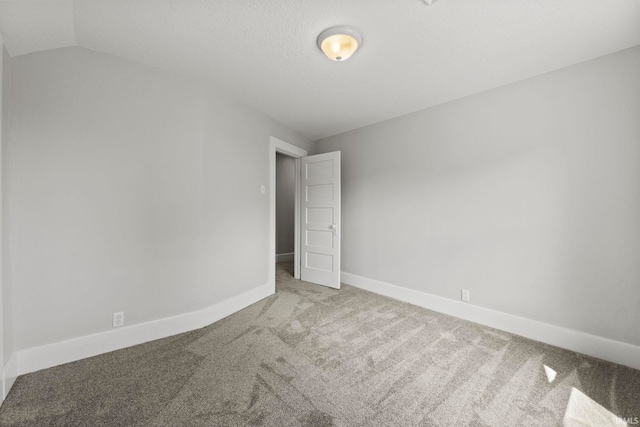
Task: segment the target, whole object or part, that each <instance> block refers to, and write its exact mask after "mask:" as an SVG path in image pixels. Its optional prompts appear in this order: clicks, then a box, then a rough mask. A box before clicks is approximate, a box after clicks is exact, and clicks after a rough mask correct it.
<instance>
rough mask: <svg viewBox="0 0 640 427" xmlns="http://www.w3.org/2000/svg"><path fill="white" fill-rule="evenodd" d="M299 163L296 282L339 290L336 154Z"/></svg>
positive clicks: (337, 171) (337, 174) (328, 154)
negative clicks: (298, 271)
mask: <svg viewBox="0 0 640 427" xmlns="http://www.w3.org/2000/svg"><path fill="white" fill-rule="evenodd" d="M301 160H302V167H301V175H302V180H301V182H300V184H301V185H300V223H301V227H302V229H301V233H300V235H301V238H302V242H301V243H302V244H301V252H302V254H301V255H302V256H301V257H300V258H301V266H300V267H301V268H300V278H301V279H302V280H305V281H307V282H311V283H317V284H319V285H325V286H329V287H332V288H336V289H340V229H341V227H340V152H339V151H335V152H332V153H324V154H317V155H315V156H308V157H303V158H302V159H301Z"/></svg>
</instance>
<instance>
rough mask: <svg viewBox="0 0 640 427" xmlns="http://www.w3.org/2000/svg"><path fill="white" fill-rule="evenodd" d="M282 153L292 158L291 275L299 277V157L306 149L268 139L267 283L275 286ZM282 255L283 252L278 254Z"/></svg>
mask: <svg viewBox="0 0 640 427" xmlns="http://www.w3.org/2000/svg"><path fill="white" fill-rule="evenodd" d="M278 155H283V156H286V157H287V158H289V159H293V163H294V164H293V173H294V177H293V203H294V206H293V257H292V258H293V266H294V272H293V277H294V278H295V279H300V158H301V157H305V156H306V155H307V150H304V149H302V148H300V147H296V146H295V145H293V144H289V143H288V142H285V141H282V140H281V139H278V138H275V137H273V136H272V137H271V138H270V141H269V175H270V177H269V181H270V182H269V258H268V259H269V283H270V285H272V287H273V292H275V288H276V262H277V259H276V254H278V252H277V249H278V248H277V247H276V244H277V237H276V221H277V204H276V192H277V187H278V186H277V180H276V170H277V156H278ZM288 254H290V253H288ZM280 255H284V254H280Z"/></svg>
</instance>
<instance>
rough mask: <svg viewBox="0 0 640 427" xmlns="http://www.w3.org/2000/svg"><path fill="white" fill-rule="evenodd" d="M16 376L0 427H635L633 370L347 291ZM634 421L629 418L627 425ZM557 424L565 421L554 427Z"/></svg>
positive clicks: (278, 304) (637, 403)
mask: <svg viewBox="0 0 640 427" xmlns="http://www.w3.org/2000/svg"><path fill="white" fill-rule="evenodd" d="M277 276H278V281H277V292H276V294H275V295H273V296H271V297H269V298H266V299H264V300H262V301H260V302H258V303H256V304H254V305H252V306H250V307H248V308H246V309H244V310H242V311H240V312H238V313H236V314H234V315H232V316H229V317H227V318H225V319H223V320H221V321H219V322H216V323H215V324H212V325H210V326H208V327H206V328H202V329H199V330H196V331H193V332H189V333H185V334H181V335H177V336H173V337H169V338H165V339H162V340H158V341H154V342H150V343H146V344H142V345H139V346H135V347H131V348H128V349H124V350H120V351H116V352H112V353H108V354H104V355H101V356H97V357H93V358H89V359H85V360H81V361H78V362H74V363H69V364H66V365H62V366H58V367H54V368H51V369H47V370H43V371H39V372H35V373H32V374H28V375H24V376H21V377H20V378H18V380H17V381H16V384H15V385H14V387H13V389H12V390H11V392H10V394H9V396H8V398H7V399H6V401H5V402H4V404H3V405H2V407H1V408H0V425H2V426H278V427H286V426H318V427H322V426H466V425H471V426H484V425H486V426H555V425H563V422H564V425H586V426H589V425H592V426H601V425H602V426H604V425H618V426H621V425H624V424H623V423H622V422H620V420H616V418H615V416H617V417H624V418H627V419H630V420H629V421H631V422H633V418H634V417H640V371H637V370H634V369H630V368H626V367H623V366H619V365H615V364H612V363H608V362H604V361H601V360H597V359H593V358H590V357H587V356H584V355H580V354H576V353H573V352H570V351H566V350H562V349H559V348H556V347H552V346H549V345H545V344H541V343H539V342H535V341H531V340H528V339H524V338H522V337H518V336H514V335H511V334H508V333H504V332H501V331H498V330H495V329H491V328H487V327H484V326H480V325H478V324H474V323H471V322H467V321H463V320H460V319H457V318H454V317H450V316H447V315H443V314H439V313H436V312H433V311H429V310H425V309H422V308H419V307H415V306H412V305H410V304H406V303H402V302H399V301H396V300H393V299H389V298H385V297H382V296H379V295H375V294H372V293H369V292H366V291H362V290H360V289H357V288H353V287H350V286H343V289H342V290H340V291H336V290H333V289H329V288H325V287H321V286H316V285H312V284H308V283H305V282H300V281H295V280H293V278H292V277H291V265H279V266H278V269H277ZM636 419H637V418H636ZM563 420H564V421H563Z"/></svg>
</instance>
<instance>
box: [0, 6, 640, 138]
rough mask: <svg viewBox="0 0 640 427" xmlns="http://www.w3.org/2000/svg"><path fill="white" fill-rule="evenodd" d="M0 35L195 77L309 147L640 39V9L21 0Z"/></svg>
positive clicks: (7, 12) (30, 45) (19, 45)
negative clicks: (352, 40)
mask: <svg viewBox="0 0 640 427" xmlns="http://www.w3.org/2000/svg"><path fill="white" fill-rule="evenodd" d="M336 25H350V26H353V27H355V28H356V29H358V30H359V31H360V33H361V34H362V37H363V45H362V48H361V49H360V50H359V51H358V52H357V53H356V54H355V55H354V56H353V57H352V58H351V59H350V60H348V61H346V62H342V63H336V62H332V61H329V60H328V59H327V58H325V57H324V56H323V55H322V53H321V52H320V50H319V49H318V48H317V46H316V38H317V37H318V34H320V33H321V32H322V31H323V30H325V29H326V28H329V27H332V26H336ZM0 33H2V34H3V36H4V39H5V44H6V46H7V49H8V51H9V53H10V54H11V55H12V56H17V55H23V54H28V53H31V52H37V51H40V50H46V49H54V48H59V47H65V46H81V47H85V48H88V49H93V50H96V51H100V52H105V53H109V54H112V55H117V56H120V57H124V58H127V59H131V60H134V61H138V62H142V63H146V64H149V65H153V66H157V67H160V68H164V69H168V70H170V71H174V72H179V73H183V74H185V75H188V76H198V77H205V78H206V79H208V80H209V81H211V82H212V83H214V84H216V85H218V86H221V87H224V88H226V89H227V90H228V91H230V92H231V93H232V94H233V95H234V96H236V97H237V98H239V99H240V100H241V101H243V102H245V103H246V104H248V105H251V106H253V107H255V108H257V109H259V110H261V111H263V112H264V113H266V114H267V115H269V116H271V117H273V118H275V119H277V120H279V121H280V122H282V123H283V124H285V125H287V126H289V127H290V128H292V129H296V130H298V131H300V132H301V133H303V134H305V135H307V136H308V137H310V138H312V139H318V138H321V137H326V136H330V135H333V134H336V133H341V132H344V131H347V130H350V129H354V128H358V127H361V126H365V125H368V124H371V123H375V122H379V121H382V120H386V119H390V118H393V117H396V116H400V115H403V114H406V113H409V112H413V111H416V110H420V109H423V108H427V107H430V106H434V105H437V104H441V103H444V102H447V101H451V100H454V99H458V98H461V97H464V96H467V95H471V94H473V93H478V92H481V91H484V90H487V89H491V88H494V87H498V86H501V85H504V84H507V83H510V82H514V81H518V80H522V79H525V78H528V77H532V76H535V75H539V74H542V73H545V72H549V71H552V70H555V69H558V68H562V67H566V66H569V65H572V64H575V63H579V62H583V61H586V60H589V59H593V58H596V57H599V56H603V55H606V54H609V53H612V52H616V51H619V50H622V49H626V48H629V47H632V46H635V45H639V44H640V1H638V0H606V1H605V0H473V1H471V0H435V1H434V2H433V3H432V5H431V6H428V5H427V4H426V3H425V2H424V1H423V0H348V1H345V0H323V1H318V0H266V1H255V0H200V1H198V0H141V1H135V0H125V1H112V0H102V1H101V0H94V1H87V0H80V1H29V0H20V1H0Z"/></svg>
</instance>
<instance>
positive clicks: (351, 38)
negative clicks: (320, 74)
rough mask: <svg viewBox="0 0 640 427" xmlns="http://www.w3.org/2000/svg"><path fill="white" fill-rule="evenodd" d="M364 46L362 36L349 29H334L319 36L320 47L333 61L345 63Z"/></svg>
mask: <svg viewBox="0 0 640 427" xmlns="http://www.w3.org/2000/svg"><path fill="white" fill-rule="evenodd" d="M360 46H362V37H361V36H360V34H359V33H358V32H357V31H356V30H354V29H353V28H349V27H333V28H329V29H328V30H324V31H323V32H322V33H321V34H320V35H319V36H318V47H319V48H320V50H321V51H322V52H324V54H325V55H327V58H329V59H331V60H332V61H345V60H347V59H349V58H350V57H351V55H353V54H354V53H355V51H356V50H358V48H359V47H360Z"/></svg>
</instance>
